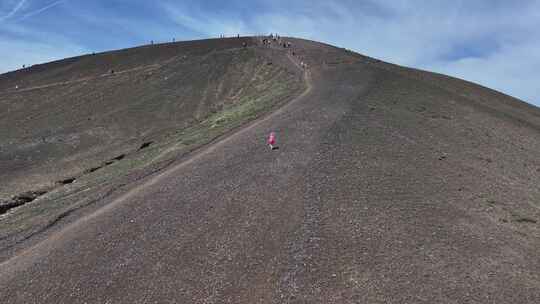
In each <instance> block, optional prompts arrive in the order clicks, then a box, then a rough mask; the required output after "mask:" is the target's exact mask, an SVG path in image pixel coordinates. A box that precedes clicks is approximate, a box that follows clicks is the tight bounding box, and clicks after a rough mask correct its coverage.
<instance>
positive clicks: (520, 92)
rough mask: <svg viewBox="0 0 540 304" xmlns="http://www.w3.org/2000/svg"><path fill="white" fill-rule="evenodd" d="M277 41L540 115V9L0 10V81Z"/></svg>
mask: <svg viewBox="0 0 540 304" xmlns="http://www.w3.org/2000/svg"><path fill="white" fill-rule="evenodd" d="M270 32H274V33H279V34H281V35H290V36H297V37H302V38H308V39H313V40H318V41H323V42H328V43H331V44H334V45H337V46H341V47H346V48H349V49H353V50H355V51H357V52H359V53H362V54H366V55H369V56H372V57H376V58H380V59H383V60H385V61H390V62H394V63H398V64H402V65H406V66H413V67H417V68H422V69H427V70H431V71H436V72H441V73H445V74H449V75H452V76H456V77H460V78H463V79H467V80H471V81H474V82H477V83H480V84H482V85H485V86H488V87H491V88H494V89H497V90H500V91H502V92H505V93H507V94H510V95H513V96H516V97H518V98H521V99H523V100H525V101H528V102H530V103H532V104H535V105H539V106H540V89H539V88H540V86H539V84H540V72H539V71H540V1H528V0H520V1H502V0H476V1H437V0H433V1H428V0H425V1H419V0H411V1H405V0H381V1H373V0H368V1H362V0H356V1H354V0H341V1H337V0H325V1H317V0H295V1H290V0H289V1H284V0H283V1H282V0H274V1H270V0H266V1H263V0H260V1H247V0H244V1H236V0H232V1H218V0H211V1H173V0H154V1H148V0H147V1H143V0H94V1H83V0H0V58H1V59H0V72H6V71H9V70H13V69H16V68H19V67H21V66H22V65H23V64H26V65H29V64H36V63H41V62H46V61H50V60H53V59H60V58H64V57H68V56H74V55H79V54H84V53H88V52H93V51H96V52H98V51H105V50H110V49H118V48H124V47H130V46H136V45H140V44H144V43H147V42H148V41H150V40H154V41H170V40H171V39H172V38H173V37H174V38H176V39H177V40H189V39H199V38H208V37H217V36H219V35H220V34H226V35H234V34H237V33H240V34H261V33H270Z"/></svg>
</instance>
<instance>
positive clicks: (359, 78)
mask: <svg viewBox="0 0 540 304" xmlns="http://www.w3.org/2000/svg"><path fill="white" fill-rule="evenodd" d="M289 41H291V42H292V45H293V47H292V50H283V51H281V52H282V58H285V59H290V64H291V65H293V64H297V63H298V62H304V63H307V65H308V71H307V72H306V73H305V80H306V83H307V90H306V91H305V92H304V93H303V94H302V95H301V96H299V97H298V98H296V99H294V100H292V101H291V102H289V103H288V104H287V105H285V106H284V107H282V108H280V109H279V110H277V111H275V112H274V113H272V114H271V115H268V116H266V117H265V118H262V119H259V120H258V121H256V122H254V123H252V124H250V125H249V126H247V127H245V128H242V129H240V130H239V131H237V132H235V133H232V134H231V135H229V136H227V137H224V138H223V139H222V140H220V141H218V142H216V143H214V144H212V145H210V146H207V147H206V148H204V149H202V150H200V151H198V152H195V153H194V154H192V155H191V156H189V157H187V158H185V159H183V160H181V161H179V162H178V163H176V164H174V165H173V166H171V167H169V168H168V169H167V170H165V171H162V172H160V173H158V174H155V175H152V176H150V177H148V178H147V179H145V180H143V181H140V182H138V183H137V184H136V185H133V187H132V188H131V189H130V190H127V191H126V192H124V193H121V194H118V195H115V196H113V197H108V198H106V199H105V200H106V202H104V206H105V207H103V208H100V209H97V210H95V211H92V212H88V213H87V214H85V215H84V216H82V217H81V218H80V219H79V220H76V221H73V222H71V223H70V224H67V225H65V226H63V227H62V229H58V230H57V231H55V232H54V233H50V235H49V236H48V237H47V238H44V239H43V240H42V241H40V242H39V243H37V244H33V246H31V247H28V248H26V249H24V250H20V251H18V252H17V253H16V254H15V255H14V256H13V257H12V258H10V259H7V260H5V261H4V262H3V263H2V264H0V286H2V288H1V289H0V298H1V299H2V302H3V303H539V302H540V258H539V257H538V252H539V250H540V231H539V224H538V221H539V220H540V211H539V207H540V189H539V187H538V184H539V182H540V152H539V151H540V132H539V131H540V110H539V109H538V108H535V107H533V106H530V105H527V104H525V103H523V102H521V101H519V100H516V99H513V98H511V97H508V96H505V95H502V94H500V93H497V92H494V91H491V90H489V89H486V88H482V87H479V86H477V85H474V84H471V83H467V82H464V81H461V80H457V79H452V78H449V77H446V76H442V75H437V74H432V73H428V72H422V71H417V70H412V69H406V68H402V67H398V66H394V65H390V64H386V63H383V62H380V61H377V60H374V59H371V58H367V57H363V56H360V55H358V54H354V53H351V52H349V51H346V50H343V49H338V48H335V47H332V46H328V45H324V44H320V43H316V42H311V41H305V40H299V39H289ZM257 48H260V49H265V48H269V47H267V46H260V47H257ZM270 48H271V47H270ZM290 51H294V52H295V56H291V55H290V54H289V55H287V54H288V53H289V52H290ZM276 56H277V55H276ZM277 57H279V56H277ZM277 57H276V58H277ZM270 131H275V132H276V134H277V140H278V146H279V149H278V150H274V151H271V150H270V149H268V147H267V146H265V144H264V137H265V136H266V135H267V134H268V133H269V132H270Z"/></svg>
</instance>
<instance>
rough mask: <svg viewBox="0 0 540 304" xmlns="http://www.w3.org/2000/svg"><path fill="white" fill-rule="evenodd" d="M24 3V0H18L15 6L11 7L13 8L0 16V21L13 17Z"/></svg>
mask: <svg viewBox="0 0 540 304" xmlns="http://www.w3.org/2000/svg"><path fill="white" fill-rule="evenodd" d="M25 3H26V0H20V1H18V2H17V3H16V4H15V6H14V7H13V9H11V11H10V12H9V13H8V14H7V15H5V16H0V22H2V21H5V20H8V19H9V18H11V17H13V16H14V15H15V14H16V13H17V12H18V11H19V10H20V9H21V8H23V6H24V5H25Z"/></svg>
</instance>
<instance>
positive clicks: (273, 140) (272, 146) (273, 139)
mask: <svg viewBox="0 0 540 304" xmlns="http://www.w3.org/2000/svg"><path fill="white" fill-rule="evenodd" d="M266 143H267V144H268V146H269V147H270V150H274V149H277V146H276V133H274V132H270V135H268V139H267V141H266Z"/></svg>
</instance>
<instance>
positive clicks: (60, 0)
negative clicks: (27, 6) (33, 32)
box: [17, 0, 67, 21]
mask: <svg viewBox="0 0 540 304" xmlns="http://www.w3.org/2000/svg"><path fill="white" fill-rule="evenodd" d="M24 1H26V0H24ZM66 1H67V0H59V1H55V2H53V3H51V4H49V5H46V6H44V7H42V8H39V9H36V10H33V11H31V12H28V13H26V14H24V15H22V16H21V17H20V18H18V19H17V21H22V20H25V19H28V18H30V17H34V16H36V15H39V14H41V13H43V12H44V11H46V10H49V9H51V8H53V7H55V6H57V5H59V4H61V3H64V2H66Z"/></svg>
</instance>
